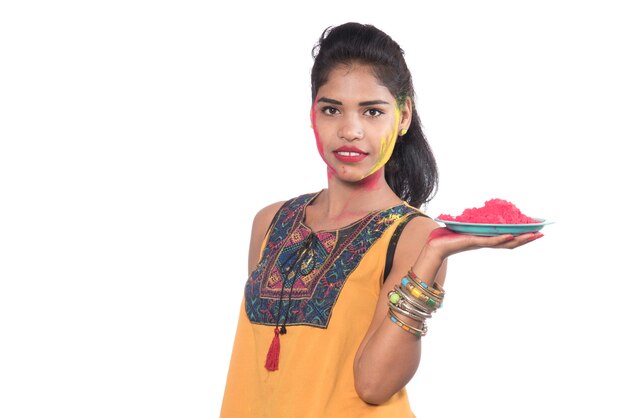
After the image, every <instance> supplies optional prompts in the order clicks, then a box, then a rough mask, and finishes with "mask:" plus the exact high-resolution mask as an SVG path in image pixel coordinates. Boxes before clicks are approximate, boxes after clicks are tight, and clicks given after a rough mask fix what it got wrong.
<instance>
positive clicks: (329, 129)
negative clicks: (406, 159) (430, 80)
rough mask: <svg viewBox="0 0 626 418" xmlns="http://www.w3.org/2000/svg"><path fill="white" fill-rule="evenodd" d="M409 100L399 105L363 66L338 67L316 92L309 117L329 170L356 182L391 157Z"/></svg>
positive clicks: (408, 117) (408, 113) (405, 125)
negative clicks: (400, 107)
mask: <svg viewBox="0 0 626 418" xmlns="http://www.w3.org/2000/svg"><path fill="white" fill-rule="evenodd" d="M410 106H411V105H410V101H408V100H407V102H406V103H403V104H402V109H399V108H398V105H397V103H396V100H395V98H394V97H393V96H392V95H391V92H390V91H389V90H388V89H387V87H385V86H383V85H381V84H380V83H379V82H378V80H377V79H376V77H375V76H374V75H373V74H372V71H371V69H370V67H368V66H364V65H351V66H343V65H342V66H338V67H336V68H335V69H334V70H332V71H331V72H330V74H329V77H328V81H327V82H326V84H324V85H323V86H322V87H320V89H319V90H318V92H317V97H316V99H315V102H314V103H313V107H312V109H311V121H312V123H313V129H314V131H315V138H316V140H317V149H318V150H319V152H320V155H321V156H322V158H323V159H324V161H325V162H326V165H327V166H328V168H329V174H330V175H332V176H338V177H339V178H340V179H342V180H344V181H348V182H357V181H360V180H363V179H365V178H366V177H368V176H370V175H372V174H374V173H377V172H379V170H380V169H381V168H383V166H384V165H385V164H386V163H387V161H389V158H390V157H391V153H392V152H393V148H394V145H395V143H396V139H397V138H398V132H399V131H400V130H401V129H407V128H408V127H409V124H410V122H411V107H410Z"/></svg>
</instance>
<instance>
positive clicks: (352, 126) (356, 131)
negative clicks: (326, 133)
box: [339, 117, 363, 142]
mask: <svg viewBox="0 0 626 418" xmlns="http://www.w3.org/2000/svg"><path fill="white" fill-rule="evenodd" d="M339 137H340V138H342V139H345V140H346V141H350V142H352V141H355V140H357V139H361V138H363V126H362V125H361V122H360V121H359V120H358V118H356V117H348V118H346V119H345V121H344V123H343V125H342V126H341V128H340V130H339Z"/></svg>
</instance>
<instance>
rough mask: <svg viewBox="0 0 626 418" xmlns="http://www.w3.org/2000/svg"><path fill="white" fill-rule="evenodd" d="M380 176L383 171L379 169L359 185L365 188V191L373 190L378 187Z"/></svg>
mask: <svg viewBox="0 0 626 418" xmlns="http://www.w3.org/2000/svg"><path fill="white" fill-rule="evenodd" d="M382 175H383V170H382V169H379V170H378V171H375V172H373V173H372V174H370V175H369V176H367V177H365V178H364V179H363V180H361V182H360V183H359V184H360V185H361V186H363V187H365V189H367V190H374V189H375V188H376V187H377V186H378V184H379V180H380V179H381V177H382Z"/></svg>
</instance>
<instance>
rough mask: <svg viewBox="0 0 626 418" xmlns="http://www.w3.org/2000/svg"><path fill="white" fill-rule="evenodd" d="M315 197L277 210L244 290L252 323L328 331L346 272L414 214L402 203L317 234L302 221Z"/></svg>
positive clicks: (302, 198)
mask: <svg viewBox="0 0 626 418" xmlns="http://www.w3.org/2000/svg"><path fill="white" fill-rule="evenodd" d="M316 196H317V193H312V194H306V195H302V196H299V197H297V198H295V199H292V200H291V201H289V202H287V203H286V204H285V205H283V207H282V208H281V210H280V211H279V213H278V215H277V217H276V221H275V223H274V226H273V228H272V230H271V231H270V235H269V237H268V240H267V244H266V246H265V248H264V250H263V257H262V259H261V262H260V263H259V265H258V266H257V268H256V269H255V270H254V271H253V272H252V274H251V275H250V277H249V278H248V281H247V282H246V287H245V299H246V313H247V315H248V318H249V319H250V321H251V322H253V323H256V324H263V325H272V326H276V325H277V324H278V323H280V324H282V323H286V324H287V325H310V326H315V327H320V328H326V327H327V326H328V321H329V319H330V314H331V311H332V308H333V306H334V305H335V302H336V300H337V298H338V296H339V293H340V292H341V289H342V287H343V285H344V283H345V281H346V278H347V277H348V276H349V275H350V273H351V272H352V271H353V270H354V269H355V268H356V267H357V266H358V264H359V262H360V261H361V258H362V257H363V256H364V255H365V253H366V252H367V250H368V249H369V248H371V246H372V245H373V244H374V243H375V242H376V240H378V238H380V237H381V235H382V234H383V233H384V232H385V230H386V229H387V227H388V226H389V225H391V224H393V223H394V222H396V221H397V220H398V219H399V218H401V217H403V216H404V215H406V214H408V213H411V212H415V211H416V210H415V209H414V208H412V207H410V206H407V205H404V204H400V205H398V206H395V207H393V208H390V209H386V210H383V211H378V212H373V213H370V214H368V215H367V216H365V217H364V218H362V219H360V220H359V221H357V222H355V223H353V224H351V225H350V226H348V227H346V228H342V229H339V230H336V231H321V232H317V233H313V232H311V230H310V229H309V228H308V227H307V226H306V225H305V224H304V223H303V219H304V214H305V209H306V206H307V205H308V203H309V202H310V201H311V200H313V199H314V198H315V197H316Z"/></svg>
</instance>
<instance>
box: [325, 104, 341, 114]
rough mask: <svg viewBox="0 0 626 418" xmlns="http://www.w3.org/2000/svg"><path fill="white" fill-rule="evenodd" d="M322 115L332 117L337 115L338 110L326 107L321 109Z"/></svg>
mask: <svg viewBox="0 0 626 418" xmlns="http://www.w3.org/2000/svg"><path fill="white" fill-rule="evenodd" d="M322 113H324V114H325V115H330V116H334V115H336V114H338V113H339V109H337V108H336V107H331V106H326V107H323V108H322Z"/></svg>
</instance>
